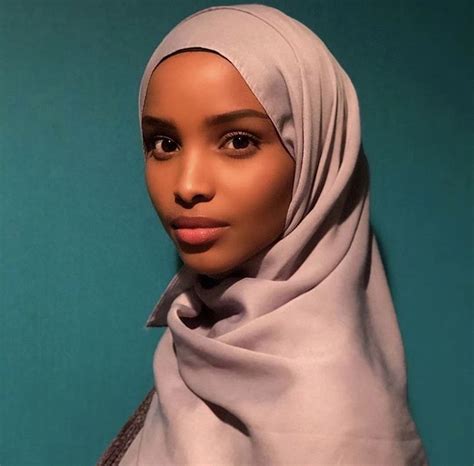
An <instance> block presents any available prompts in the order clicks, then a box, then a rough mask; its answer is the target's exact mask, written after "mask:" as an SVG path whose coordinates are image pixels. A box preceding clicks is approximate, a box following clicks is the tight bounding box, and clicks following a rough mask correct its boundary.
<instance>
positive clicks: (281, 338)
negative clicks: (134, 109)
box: [121, 4, 427, 466]
mask: <svg viewBox="0 0 474 466" xmlns="http://www.w3.org/2000/svg"><path fill="white" fill-rule="evenodd" d="M195 47H199V48H203V49H208V50H212V51H214V52H217V53H219V54H220V55H222V56H223V57H225V58H227V60H229V61H230V62H231V63H232V64H233V65H234V66H235V68H236V69H237V70H238V71H239V72H240V74H241V75H242V77H243V78H244V79H245V81H246V82H247V84H248V85H249V87H250V89H251V90H252V91H253V93H254V94H255V96H256V97H257V99H258V100H259V101H260V102H261V104H262V105H263V107H264V108H265V110H266V112H267V113H268V115H269V117H270V118H271V120H272V122H273V124H274V125H275V128H276V129H277V131H278V133H279V135H280V137H281V139H282V141H283V143H284V145H285V147H286V148H287V150H288V152H289V153H290V155H291V156H292V157H293V158H294V160H295V164H296V170H295V180H294V188H293V196H292V200H291V204H290V206H289V209H288V214H287V219H286V225H285V230H284V233H283V235H282V237H281V239H280V240H279V241H277V242H276V243H275V244H273V245H272V247H271V248H269V249H266V250H264V251H262V252H261V253H259V254H257V255H256V256H254V257H252V258H251V259H249V260H248V261H247V262H246V263H245V264H243V266H242V267H241V268H240V269H239V273H238V274H231V275H229V276H226V277H224V278H221V279H210V278H209V277H204V276H200V275H198V274H197V273H195V272H194V271H193V270H191V269H189V268H188V267H186V266H183V267H182V268H181V269H180V271H179V272H178V273H177V274H176V275H175V276H174V278H173V279H172V280H171V282H170V284H169V285H168V287H167V288H166V290H165V292H164V293H163V294H162V296H161V299H160V300H159V301H158V303H157V304H156V306H155V308H154V310H153V312H152V314H151V315H150V317H149V319H148V321H147V326H168V328H167V329H166V331H165V333H164V334H163V336H162V338H161V340H160V341H159V343H158V346H157V349H156V351H155V354H154V360H153V369H154V376H155V387H156V392H155V394H154V396H153V399H152V402H151V405H150V408H149V411H148V413H147V416H146V419H145V424H144V426H143V428H142V430H141V431H140V433H139V434H138V436H137V437H136V439H135V441H134V442H133V444H132V445H131V447H130V449H129V451H128V452H127V454H126V455H125V457H124V459H123V460H122V463H121V464H123V465H126V464H127V465H128V464H136V465H142V466H145V465H147V466H149V465H159V466H165V465H212V466H218V465H219V466H220V465H229V466H241V465H252V466H254V465H259V466H260V465H261V466H277V465H281V466H283V465H285V466H289V465H313V466H314V465H347V464H351V465H354V464H357V465H369V464H374V465H378V466H381V465H390V466H397V465H410V466H417V465H426V464H427V460H426V456H425V452H424V449H423V445H422V442H421V440H420V437H419V435H418V432H417V429H416V426H415V424H414V422H413V419H412V417H411V414H410V411H409V408H408V403H407V390H406V388H407V387H406V367H405V359H404V349H403V344H402V340H401V337H400V331H399V326H398V323H397V318H396V313H395V309H394V306H393V302H392V297H391V293H390V290H389V286H388V283H387V279H386V275H385V271H384V266H383V263H382V261H381V257H380V252H379V248H378V244H377V239H376V237H375V235H374V232H373V230H372V228H371V224H370V220H369V171H368V166H367V159H366V157H365V155H364V152H363V149H362V144H361V125H360V115H359V105H358V99H357V95H356V92H355V89H354V87H353V85H352V82H351V80H350V78H349V77H348V75H347V74H346V73H345V71H344V70H343V69H342V67H341V66H340V65H339V64H338V62H337V61H336V59H335V58H334V57H333V55H332V54H331V53H330V52H329V50H328V49H327V48H326V46H325V45H324V43H323V42H322V41H321V40H320V39H319V38H318V37H317V36H316V35H315V34H314V32H312V31H311V30H310V29H308V28H307V27H306V26H304V25H303V24H302V23H300V22H298V21H297V20H295V19H293V18H291V17H289V16H287V15H286V14H284V13H282V12H281V11H279V10H277V9H275V8H273V7H269V6H264V5H260V4H245V5H232V6H216V7H211V8H206V9H204V10H201V11H198V12H196V13H194V14H192V15H190V16H188V17H187V18H185V19H184V20H183V21H181V22H180V23H179V24H178V25H177V26H176V27H175V28H174V29H172V30H171V31H170V32H169V33H168V34H167V35H166V36H165V38H164V39H163V41H162V42H161V43H160V44H159V46H158V48H157V49H156V50H155V52H154V53H153V55H152V56H151V58H150V60H149V62H148V65H147V66H146V70H145V73H144V75H143V78H142V82H141V86H140V97H139V115H140V118H141V113H142V109H143V104H144V100H145V96H146V89H147V85H148V81H149V79H150V76H151V73H152V72H153V70H154V69H155V67H156V66H157V65H158V64H159V62H160V61H161V60H163V59H164V58H166V57H167V56H169V55H170V54H172V53H174V52H177V51H179V50H183V49H186V48H195ZM210 315H211V316H212V318H211V319H209V316H210Z"/></svg>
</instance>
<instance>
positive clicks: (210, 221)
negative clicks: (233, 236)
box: [171, 216, 228, 229]
mask: <svg viewBox="0 0 474 466" xmlns="http://www.w3.org/2000/svg"><path fill="white" fill-rule="evenodd" d="M227 225H228V223H226V222H224V221H222V220H217V219H215V218H210V217H184V216H179V217H176V218H174V219H173V220H172V221H171V227H172V228H186V229H188V228H215V227H224V226H227Z"/></svg>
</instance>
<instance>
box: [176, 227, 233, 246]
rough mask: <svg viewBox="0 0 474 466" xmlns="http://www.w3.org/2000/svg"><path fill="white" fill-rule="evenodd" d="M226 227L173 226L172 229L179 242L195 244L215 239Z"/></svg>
mask: <svg viewBox="0 0 474 466" xmlns="http://www.w3.org/2000/svg"><path fill="white" fill-rule="evenodd" d="M228 227H229V226H228V225H226V226H220V227H207V228H175V229H174V230H173V231H174V235H175V236H176V238H177V239H178V241H180V242H181V243H185V244H189V245H193V246H197V245H202V244H207V243H210V242H213V241H215V240H217V239H218V238H219V237H220V236H221V235H222V234H223V233H224V231H225V230H227V228H228Z"/></svg>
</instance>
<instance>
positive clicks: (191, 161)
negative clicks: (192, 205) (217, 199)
mask: <svg viewBox="0 0 474 466" xmlns="http://www.w3.org/2000/svg"><path fill="white" fill-rule="evenodd" d="M208 162H209V161H208V160H207V157H206V153H205V148H204V147H197V146H195V147H193V148H187V149H182V151H181V155H180V163H179V169H178V176H177V182H176V190H175V194H176V195H177V196H179V197H180V198H181V199H183V200H184V201H187V202H191V201H192V200H193V199H194V198H195V197H196V196H199V197H205V198H210V197H212V195H213V191H214V188H213V182H212V173H211V171H212V170H211V167H210V166H209V163H208Z"/></svg>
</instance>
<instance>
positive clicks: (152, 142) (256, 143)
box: [147, 131, 261, 160]
mask: <svg viewBox="0 0 474 466" xmlns="http://www.w3.org/2000/svg"><path fill="white" fill-rule="evenodd" d="M237 136H244V137H246V138H248V139H249V140H250V142H251V143H252V144H253V145H254V148H249V147H246V148H244V149H231V150H233V151H237V152H238V153H239V155H237V156H236V157H235V158H241V157H244V156H245V155H249V154H250V153H251V152H253V151H254V150H257V149H259V148H260V144H261V142H260V139H259V138H257V137H256V136H254V135H253V134H251V133H248V132H246V131H231V132H230V133H228V134H226V137H225V140H224V143H223V145H225V144H227V143H228V142H229V141H231V140H232V139H234V138H235V137H237ZM159 140H168V141H172V142H174V140H173V139H172V138H170V137H168V136H161V135H156V136H154V137H153V138H150V143H149V144H147V151H148V157H153V158H155V159H157V160H167V159H168V158H169V156H165V157H159V156H156V155H155V154H156V152H155V149H154V146H155V145H156V143H157V141H159ZM175 144H176V143H175ZM176 145H177V144H176ZM171 153H172V152H165V154H171Z"/></svg>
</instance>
